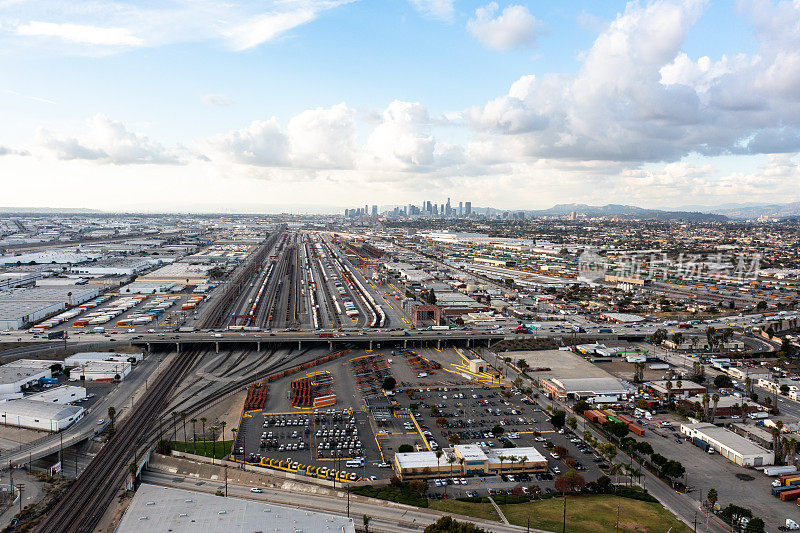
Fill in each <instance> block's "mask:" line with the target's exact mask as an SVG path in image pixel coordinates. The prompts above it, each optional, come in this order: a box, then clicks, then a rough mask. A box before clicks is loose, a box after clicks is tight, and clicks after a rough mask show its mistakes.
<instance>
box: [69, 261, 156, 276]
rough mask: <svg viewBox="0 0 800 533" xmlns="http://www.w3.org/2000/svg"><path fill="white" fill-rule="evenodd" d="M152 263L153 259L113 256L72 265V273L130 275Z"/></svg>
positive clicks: (141, 270) (145, 268) (148, 266)
mask: <svg viewBox="0 0 800 533" xmlns="http://www.w3.org/2000/svg"><path fill="white" fill-rule="evenodd" d="M152 265H153V261H151V260H147V259H142V258H140V257H114V258H109V259H101V260H100V261H93V262H91V263H86V264H82V265H76V266H73V267H72V269H71V272H72V273H73V274H86V275H90V276H132V275H134V274H138V273H139V272H143V271H145V270H147V269H148V268H150V267H151V266H152Z"/></svg>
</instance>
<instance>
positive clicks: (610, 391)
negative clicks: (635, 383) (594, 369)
mask: <svg viewBox="0 0 800 533" xmlns="http://www.w3.org/2000/svg"><path fill="white" fill-rule="evenodd" d="M540 385H541V387H542V390H543V391H544V392H545V393H546V394H549V395H550V396H551V397H555V398H558V399H560V400H586V401H588V402H592V403H615V402H618V401H620V400H624V399H627V397H628V394H630V393H632V392H633V391H634V389H633V387H631V386H630V385H628V384H627V383H626V382H624V381H622V380H621V379H618V378H615V377H595V378H557V377H551V378H549V379H543V380H541V381H540Z"/></svg>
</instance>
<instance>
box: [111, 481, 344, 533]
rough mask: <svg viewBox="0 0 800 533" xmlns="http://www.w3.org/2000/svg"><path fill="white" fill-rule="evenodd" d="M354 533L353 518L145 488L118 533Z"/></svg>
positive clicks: (175, 489) (125, 517) (124, 518)
mask: <svg viewBox="0 0 800 533" xmlns="http://www.w3.org/2000/svg"><path fill="white" fill-rule="evenodd" d="M143 529H146V530H148V531H171V532H173V533H231V532H250V531H264V532H266V531H269V532H270V533H273V532H274V533H298V532H315V533H316V532H319V533H355V531H356V528H355V524H354V523H353V519H352V518H346V517H344V516H339V515H332V514H326V513H320V512H316V511H306V510H305V509H297V508H294V507H284V506H282V505H275V504H272V503H266V502H260V501H253V500H245V499H240V498H233V497H228V498H225V497H222V496H215V495H214V494H208V493H204V492H195V491H190V490H184V489H177V488H173V487H161V486H156V485H149V484H147V483H142V484H141V485H140V486H139V488H138V489H137V490H136V493H135V494H134V496H133V499H132V500H131V503H130V505H129V506H128V509H127V510H126V511H125V514H124V515H123V516H122V520H120V523H119V525H118V526H117V529H116V530H115V531H116V533H141V532H142V530H143Z"/></svg>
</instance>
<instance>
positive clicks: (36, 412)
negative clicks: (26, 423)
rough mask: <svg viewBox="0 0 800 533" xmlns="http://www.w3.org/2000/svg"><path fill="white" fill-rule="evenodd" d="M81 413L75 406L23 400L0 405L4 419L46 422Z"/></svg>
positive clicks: (80, 409) (9, 401)
mask: <svg viewBox="0 0 800 533" xmlns="http://www.w3.org/2000/svg"><path fill="white" fill-rule="evenodd" d="M83 411H84V409H83V407H78V406H77V405H60V404H57V403H50V402H42V401H39V400H28V399H25V398H22V399H19V400H8V401H6V402H2V403H0V413H5V414H6V417H12V416H26V417H38V418H41V419H48V420H64V419H65V418H69V417H71V416H75V415H78V414H80V413H82V412H83ZM9 419H10V418H9Z"/></svg>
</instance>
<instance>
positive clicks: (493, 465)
mask: <svg viewBox="0 0 800 533" xmlns="http://www.w3.org/2000/svg"><path fill="white" fill-rule="evenodd" d="M443 451H444V453H443V454H442V456H441V457H440V458H439V459H438V460H437V458H436V454H435V453H434V452H428V451H424V452H410V453H396V454H395V456H394V470H395V473H397V476H398V477H399V478H400V479H402V480H408V479H425V478H432V477H452V476H457V477H460V476H465V475H473V474H474V475H490V474H499V473H501V472H503V473H505V472H509V473H517V472H519V473H537V472H546V471H547V459H545V458H544V456H543V455H542V454H541V453H539V451H538V450H537V449H536V448H533V447H522V448H513V449H494V448H490V447H483V446H479V445H477V444H457V445H455V446H453V448H451V449H448V450H443ZM449 457H455V458H456V462H454V463H453V464H452V465H451V464H450V463H448V462H447V460H448V458H449ZM501 458H502V460H501ZM512 458H513V460H512ZM522 458H525V461H524V462H520V461H519V460H520V459H522ZM461 459H463V460H464V463H463V465H462V464H461V461H460V460H461Z"/></svg>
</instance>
